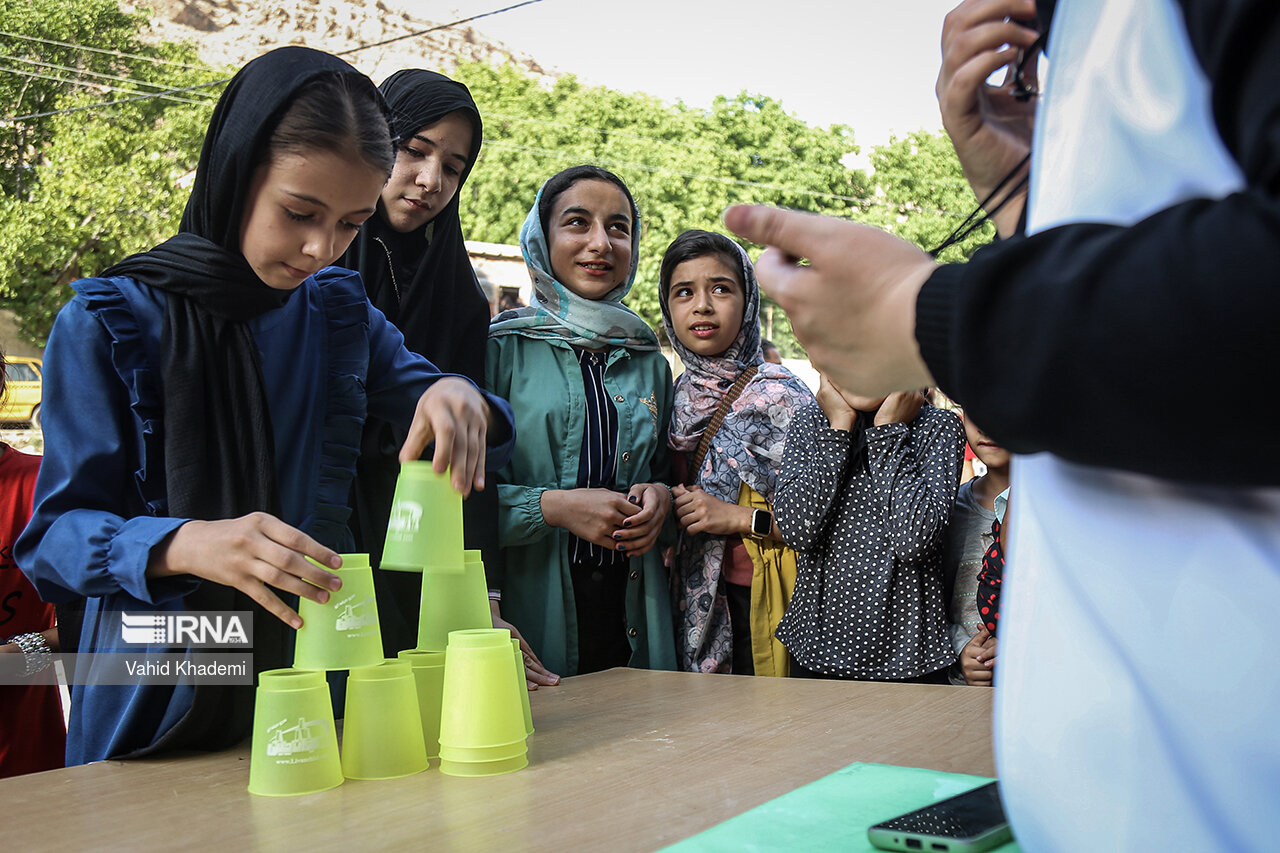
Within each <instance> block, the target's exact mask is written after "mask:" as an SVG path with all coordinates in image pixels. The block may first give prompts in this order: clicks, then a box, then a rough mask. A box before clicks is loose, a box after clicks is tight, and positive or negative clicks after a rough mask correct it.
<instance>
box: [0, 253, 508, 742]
mask: <svg viewBox="0 0 1280 853" xmlns="http://www.w3.org/2000/svg"><path fill="white" fill-rule="evenodd" d="M73 287H74V288H75V291H76V295H75V297H74V298H73V299H72V301H71V302H70V303H68V304H67V306H66V307H64V308H63V309H62V311H61V312H60V313H59V315H58V318H57V320H56V322H55V324H54V328H53V332H52V334H51V335H50V338H49V345H48V348H47V349H46V351H45V360H44V368H45V374H44V389H45V390H44V400H45V403H44V407H43V412H44V435H45V461H44V465H43V467H42V469H41V474H40V479H39V482H38V485H37V490H36V506H35V514H34V516H33V518H32V520H31V523H30V525H29V526H28V527H27V530H26V531H25V532H24V534H23V536H22V537H21V538H20V540H19V542H18V544H17V547H16V549H15V550H16V553H17V558H18V562H19V565H20V566H21V567H22V569H23V571H24V572H26V574H27V576H28V577H29V578H30V579H31V581H32V583H33V584H34V585H35V586H36V589H37V590H38V591H39V592H40V595H41V596H42V597H43V598H44V599H45V600H46V601H52V602H55V603H60V602H68V601H73V600H75V599H77V598H79V597H84V598H86V599H87V601H86V605H85V614H84V624H83V628H82V631H81V633H80V643H79V651H80V652H82V653H83V652H93V651H108V650H115V649H127V650H129V651H133V652H137V651H138V647H137V646H127V647H126V646H123V644H122V641H121V637H120V631H119V627H118V626H119V622H118V616H114V615H111V614H114V612H116V611H127V610H138V611H140V612H144V613H157V612H168V611H181V610H182V609H183V597H184V596H185V595H186V594H188V593H190V592H191V591H192V590H194V589H195V588H196V587H197V586H198V584H200V583H201V582H202V581H200V580H198V579H196V578H193V577H190V576H183V577H178V578H166V579H160V580H155V579H149V578H147V577H146V568H147V561H148V558H149V555H150V552H151V549H152V548H153V547H154V546H155V545H157V544H158V543H160V542H161V541H163V540H164V539H165V537H167V536H168V535H169V534H170V533H171V532H172V531H173V530H175V529H176V528H177V527H178V526H180V525H181V524H182V523H183V522H185V521H187V520H188V519H181V518H171V517H168V515H167V501H166V496H165V470H164V469H165V459H164V441H163V435H164V389H163V387H162V383H161V373H160V367H159V348H160V334H161V329H162V327H163V316H164V300H165V296H164V294H163V293H161V292H159V291H155V290H152V289H151V288H148V287H146V286H145V285H141V284H139V283H137V282H135V281H134V280H132V279H129V278H111V279H84V280H81V281H78V282H76V283H75V284H74V285H73ZM250 328H251V330H252V333H253V336H254V339H255V341H256V343H257V345H258V348H259V352H260V355H261V364H262V372H263V379H264V382H265V387H266V392H267V399H268V401H269V405H270V414H271V421H272V426H273V431H274V436H275V462H276V473H277V477H278V481H279V493H280V499H281V506H282V517H283V520H284V521H286V522H287V523H289V524H291V525H293V526H295V527H297V528H299V529H300V530H302V531H304V532H305V533H307V534H309V535H310V536H312V537H313V538H315V539H316V540H317V541H319V542H321V543H323V544H325V545H327V546H328V547H330V548H333V549H335V550H338V551H350V550H351V548H352V538H351V533H350V531H349V530H348V528H347V517H348V515H349V514H350V510H349V508H348V502H347V498H348V495H349V493H350V488H351V480H352V477H353V476H354V471H355V462H356V457H357V455H358V453H359V443H360V434H361V428H362V425H363V423H364V419H365V416H366V414H377V415H378V416H380V417H382V418H384V419H386V420H389V421H393V422H396V423H402V424H405V425H407V424H408V423H409V421H410V420H411V419H412V416H413V412H414V408H415V406H416V403H417V399H418V397H420V396H421V394H422V392H423V391H424V390H426V388H427V387H428V386H429V385H430V384H431V383H432V382H434V381H435V380H437V379H439V378H440V377H441V376H443V375H446V374H441V373H440V372H439V371H437V370H436V369H435V367H434V366H432V365H431V363H430V362H428V361H427V360H426V359H424V358H422V357H421V356H418V355H415V354H413V353H411V352H409V351H408V350H406V349H405V347H404V341H403V338H402V337H401V335H400V333H399V332H398V331H397V330H396V329H395V327H394V326H392V325H391V324H390V323H388V322H387V321H386V319H385V318H384V317H383V315H382V314H381V312H379V311H378V310H377V309H375V308H374V307H373V306H371V305H370V304H369V302H368V299H367V298H366V296H365V292H364V288H363V285H362V284H361V281H360V278H359V276H358V275H357V274H355V273H353V272H350V271H349V270H345V269H340V268H337V267H330V268H328V269H325V270H322V271H321V272H320V273H318V274H317V275H316V276H314V277H312V278H310V279H307V280H306V281H305V282H303V284H302V285H301V286H299V287H298V289H297V290H295V291H294V292H293V293H292V294H291V295H290V297H289V298H288V300H287V301H286V302H285V304H284V305H283V306H282V307H281V308H279V309H276V310H273V311H269V312H267V313H266V314H263V315H262V316H260V317H258V318H256V319H255V320H253V321H251V322H250ZM489 403H490V406H491V407H492V409H493V411H494V413H495V414H496V415H498V416H500V417H505V418H506V420H507V423H508V424H510V423H511V410H510V407H509V406H508V405H507V404H506V403H505V401H502V400H499V399H498V398H496V397H492V396H489ZM509 434H510V433H509ZM512 443H513V442H512V441H508V442H507V443H506V444H505V445H503V446H502V447H498V448H490V454H491V455H490V464H491V465H493V466H495V467H496V466H498V465H501V464H505V462H506V459H507V458H508V457H509V455H510V450H511V445H512ZM225 464H228V465H235V464H237V460H235V459H228V460H225ZM191 694H192V689H191V688H190V687H176V688H175V687H167V686H154V685H152V686H137V685H129V686H105V685H97V686H95V685H89V686H84V685H76V686H74V687H73V688H72V709H71V718H70V726H69V732H68V738H67V764H68V765H72V764H82V763H86V762H89V761H95V760H99V759H103V758H110V757H118V756H122V755H128V754H130V753H133V752H135V751H137V750H140V749H145V748H146V747H147V746H148V745H149V744H152V743H154V742H155V741H156V740H157V739H158V738H159V737H160V736H161V735H162V734H164V733H165V732H166V731H168V730H169V729H170V728H171V727H172V726H173V725H174V724H175V723H176V722H177V720H179V719H180V718H181V717H182V716H183V715H184V714H185V713H186V711H187V710H188V709H189V708H190V707H191V701H192V700H191Z"/></svg>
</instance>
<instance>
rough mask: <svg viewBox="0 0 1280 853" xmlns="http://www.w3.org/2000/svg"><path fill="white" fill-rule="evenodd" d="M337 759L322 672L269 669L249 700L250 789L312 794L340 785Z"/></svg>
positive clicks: (260, 676) (265, 793)
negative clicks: (250, 705) (252, 700)
mask: <svg viewBox="0 0 1280 853" xmlns="http://www.w3.org/2000/svg"><path fill="white" fill-rule="evenodd" d="M342 781H343V777H342V763H341V761H340V759H339V757H338V735H337V732H336V731H335V729H334V725H333V705H332V704H331V703H330V701H329V686H328V684H326V683H325V680H324V673H323V672H316V671H310V670H298V669H269V670H266V671H265V672H261V673H259V674H258V688H257V690H256V691H255V693H254V704H253V745H252V748H251V750H250V758H249V793H251V794H260V795H263V796H268V797H289V796H294V795H297V794H313V793H315V792H317V791H327V790H329V789H330V788H336V787H337V786H338V785H341V784H342Z"/></svg>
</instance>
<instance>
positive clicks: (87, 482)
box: [18, 47, 511, 764]
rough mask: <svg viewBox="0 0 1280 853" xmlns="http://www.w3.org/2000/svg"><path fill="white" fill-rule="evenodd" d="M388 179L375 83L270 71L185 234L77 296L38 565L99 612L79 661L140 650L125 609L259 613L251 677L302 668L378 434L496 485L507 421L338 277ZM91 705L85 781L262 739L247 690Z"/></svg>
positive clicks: (220, 113) (233, 112)
mask: <svg viewBox="0 0 1280 853" xmlns="http://www.w3.org/2000/svg"><path fill="white" fill-rule="evenodd" d="M392 157H393V155H392V149H391V141H390V135H389V133H388V130H387V124H386V118H385V112H384V106H383V102H382V99H381V97H380V96H379V95H378V93H377V90H376V89H375V88H374V86H373V84H372V82H370V81H369V79H368V78H367V77H365V76H364V75H362V74H360V73H358V72H357V71H356V70H355V69H353V68H352V67H351V66H350V65H348V64H347V63H345V62H343V61H342V60H340V59H337V58H336V57H333V56H330V55H328V54H324V53H320V52H318V51H314V50H310V49H308V48H302V47H287V48H282V49H279V50H275V51H272V52H270V53H267V54H265V55H264V56H261V57H259V58H257V59H255V60H253V61H252V62H250V63H249V64H248V65H246V66H245V67H244V68H243V69H242V70H241V71H240V72H239V73H238V74H237V75H236V76H235V78H234V79H232V81H231V82H230V84H229V85H228V86H227V88H226V91H224V92H223V94H222V97H221V98H220V99H219V101H218V105H217V107H216V108H215V109H214V113H213V117H212V119H211V121H210V125H209V131H208V133H207V135H206V137H205V141H204V147H203V149H202V151H201V155H200V163H199V166H198V167H197V170H196V177H195V182H194V184H193V186H192V192H191V198H190V200H189V201H188V203H187V207H186V211H185V213H184V214H183V218H182V225H181V232H180V233H179V234H178V235H177V236H175V237H173V238H171V239H169V240H168V241H166V242H165V243H162V244H161V245H159V246H157V247H155V248H154V249H152V250H150V251H149V252H145V253H143V254H140V255H134V256H132V257H130V258H127V259H125V260H124V261H123V262H122V263H120V264H117V265H116V266H115V267H113V268H111V269H109V270H107V271H106V272H105V273H104V274H103V276H102V277H101V278H91V279H84V280H81V281H78V282H76V283H75V284H74V285H73V287H74V288H75V291H76V295H75V297H74V298H73V299H72V301H71V302H70V303H68V304H67V305H66V306H65V307H64V308H63V309H62V311H61V312H60V313H59V314H58V318H57V320H56V322H55V324H54V328H53V332H52V333H51V335H50V337H49V345H48V348H47V350H46V353H45V362H44V365H45V376H44V399H45V404H44V408H43V411H44V435H45V451H46V455H45V460H44V464H43V466H42V468H41V471H40V478H39V482H38V484H37V490H36V507H35V514H34V516H33V517H32V521H31V524H30V525H29V526H28V527H27V529H26V532H25V533H24V534H23V535H22V537H21V538H20V539H19V542H18V562H19V564H20V565H21V566H22V568H23V571H24V572H26V574H27V576H28V577H29V578H30V579H31V580H32V582H33V583H34V584H35V586H36V588H37V590H39V592H40V594H41V596H42V597H43V598H44V599H45V600H46V601H55V602H56V601H66V600H69V599H72V598H74V597H77V596H81V597H85V598H86V599H87V602H86V606H85V619H84V625H83V627H82V629H81V632H80V635H79V651H80V652H82V653H83V652H97V651H115V650H128V651H132V652H139V651H140V650H141V649H140V647H137V646H126V645H124V644H123V640H122V631H121V622H120V612H121V611H129V612H131V613H137V612H142V613H183V612H187V611H193V610H194V611H224V612H225V611H231V610H249V611H252V612H253V614H254V618H253V630H254V646H253V664H254V668H255V670H256V671H262V670H264V669H270V668H276V667H281V666H288V665H289V663H290V649H291V647H292V641H293V636H292V633H291V632H290V631H289V630H288V629H289V628H298V627H300V625H301V619H300V618H299V617H298V614H297V612H296V611H295V610H294V608H293V607H292V606H291V603H292V602H293V600H294V598H295V597H296V596H306V597H308V598H311V599H313V600H316V601H319V602H325V601H327V600H328V599H329V596H330V594H331V593H332V592H333V591H335V590H337V589H340V588H341V580H340V579H339V577H338V576H337V575H335V574H332V573H331V572H329V571H326V570H325V568H321V567H320V566H323V567H326V568H328V569H336V568H339V567H340V566H341V559H340V557H339V556H338V553H339V552H341V551H347V550H349V549H350V548H351V546H352V537H351V532H350V530H349V529H348V528H347V524H346V522H347V517H348V514H349V511H348V508H347V498H348V495H349V492H350V487H351V481H352V478H353V476H354V473H355V459H356V455H357V452H358V449H359V441H360V432H361V428H362V426H363V423H364V419H365V417H366V415H367V414H373V415H377V416H379V417H382V418H385V419H388V420H391V421H393V422H395V423H398V424H401V425H403V426H407V427H408V438H407V439H406V441H405V445H404V447H403V448H402V450H401V455H400V458H401V459H416V458H418V456H419V455H420V453H421V452H422V451H423V449H424V448H425V447H426V446H427V444H428V443H430V442H432V441H433V440H434V441H435V442H436V449H435V454H434V464H435V470H436V471H438V472H444V470H445V468H446V466H448V467H449V468H450V470H451V472H452V478H451V482H452V484H453V487H454V488H455V489H457V490H458V491H459V492H462V493H463V494H466V493H468V492H469V491H470V490H471V488H472V486H473V485H474V486H475V487H481V486H483V475H484V463H485V455H486V454H485V445H486V439H487V437H489V436H492V437H494V438H495V439H497V440H499V441H501V442H503V443H504V444H507V445H509V437H510V436H511V429H510V415H509V409H508V408H507V407H506V406H505V404H504V403H502V402H501V401H499V400H497V399H495V398H493V397H486V396H485V395H482V394H481V392H480V391H479V390H477V388H476V386H475V385H474V384H472V383H471V382H470V381H469V380H467V379H464V378H461V377H457V376H449V375H445V374H441V373H440V372H439V371H437V370H436V369H435V367H434V366H432V364H431V363H430V362H428V361H427V360H426V359H425V358H423V357H422V356H419V355H415V354H413V353H410V352H409V351H408V350H406V349H405V347H404V341H403V338H402V337H401V335H400V333H399V332H398V331H396V329H395V328H394V327H393V326H391V325H390V324H389V323H388V322H387V321H386V318H384V317H383V315H382V314H381V313H380V312H379V311H377V310H376V309H374V308H373V307H372V306H371V305H370V304H369V302H368V299H367V298H366V297H365V293H364V288H363V285H362V284H361V282H360V278H359V276H357V275H356V274H354V273H352V272H350V271H348V270H344V269H339V268H327V266H328V264H330V263H332V262H333V261H334V259H336V258H337V257H338V256H339V255H340V254H341V253H342V251H343V250H344V249H345V248H346V247H347V244H348V243H349V242H350V241H351V239H352V237H354V236H355V234H356V231H357V230H358V229H359V227H360V224H361V223H362V222H363V221H364V220H365V219H366V218H368V217H369V216H370V215H371V214H372V213H373V212H374V208H375V205H376V203H377V200H378V194H379V192H380V190H381V189H382V186H383V184H384V183H385V181H386V179H387V175H388V173H389V172H390V170H391V165H392ZM505 450H506V447H505V446H504V447H502V448H500V449H499V452H498V453H496V454H495V455H496V456H497V457H498V459H497V461H498V462H501V461H502V454H503V453H504V452H505ZM307 557H310V558H312V559H313V560H315V561H316V562H317V563H318V564H319V565H316V564H313V563H310V562H308V561H307V559H306V558H307ZM150 650H151V651H156V652H163V651H170V652H173V651H178V652H181V651H182V649H172V648H166V647H164V646H156V647H154V648H150ZM108 657H112V656H109V655H98V656H96V659H97V660H96V662H95V665H97V664H98V663H101V662H102V661H103V659H105V658H108ZM77 674H79V673H77ZM92 674H93V673H92V672H91V673H90V675H91V676H92ZM71 699H72V702H71V718H70V729H69V732H68V739H67V763H68V764H80V763H86V762H90V761H95V760H99V759H104V758H122V757H136V756H141V755H148V754H154V753H157V752H160V751H164V750H171V749H179V748H196V749H219V748H224V747H227V746H230V745H232V744H235V743H237V742H239V741H241V740H242V739H244V738H245V737H246V736H247V734H248V732H249V728H250V724H251V721H252V707H253V701H252V700H253V688H252V687H251V686H224V685H215V684H209V683H207V682H204V683H196V684H182V685H178V686H171V685H166V684H155V683H144V682H138V683H136V684H129V685H115V684H97V683H93V682H92V681H89V682H88V683H84V682H83V681H81V683H77V684H75V685H74V686H73V688H72V696H71Z"/></svg>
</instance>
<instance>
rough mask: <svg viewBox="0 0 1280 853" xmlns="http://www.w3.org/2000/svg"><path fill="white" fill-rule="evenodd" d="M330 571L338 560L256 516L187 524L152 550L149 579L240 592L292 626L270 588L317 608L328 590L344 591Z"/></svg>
mask: <svg viewBox="0 0 1280 853" xmlns="http://www.w3.org/2000/svg"><path fill="white" fill-rule="evenodd" d="M307 557H310V558H311V559H313V560H315V561H316V562H317V563H320V564H321V565H323V566H328V567H330V568H333V569H337V568H340V567H341V566H342V558H341V557H339V556H338V554H337V553H336V552H334V551H331V550H329V549H328V548H326V547H324V546H323V545H321V544H320V543H319V542H317V541H315V540H314V539H312V538H311V537H310V536H308V535H307V534H305V533H303V532H302V531H301V530H298V529H297V528H295V527H290V526H289V525H288V524H285V523H284V522H283V521H281V520H280V519H278V518H276V517H275V516H272V515H268V514H267V513H265V512H255V513H250V514H249V515H245V516H241V517H240V518H229V519H224V520H222V521H188V522H186V523H185V524H183V525H182V526H181V527H179V528H178V529H177V530H175V531H174V532H173V533H172V534H170V536H169V537H168V538H167V539H165V540H164V541H163V542H161V543H160V544H159V545H157V546H156V547H155V548H153V549H152V550H151V556H150V558H149V560H148V562H147V577H150V578H162V577H172V576H174V575H192V576H193V577H198V578H203V579H205V580H210V581H213V582H214V583H220V584H222V585H223V586H229V587H231V588H233V589H238V590H240V591H241V592H243V593H244V594H245V595H247V596H249V597H250V598H251V599H253V600H254V601H256V602H258V604H260V605H262V607H263V608H264V609H266V610H267V612H269V613H271V614H273V615H274V616H276V617H277V618H278V619H280V620H281V621H282V622H284V623H285V624H287V625H290V626H291V627H293V628H301V627H302V617H300V616H299V615H298V613H297V611H295V610H294V609H293V608H292V607H289V606H288V605H287V604H285V603H284V601H282V600H281V599H280V597H279V596H278V595H276V594H275V593H274V592H273V591H272V589H277V590H281V591H283V592H289V593H293V594H295V595H299V596H303V597H305V598H310V599H311V600H313V601H318V602H320V603H321V604H323V603H324V602H326V601H328V600H329V593H330V591H337V590H339V589H341V588H342V581H341V579H339V577H338V576H337V575H335V574H332V573H330V572H326V571H325V570H324V569H322V568H320V567H319V566H317V565H315V563H310V562H308V561H307V559H306V558H307Z"/></svg>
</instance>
